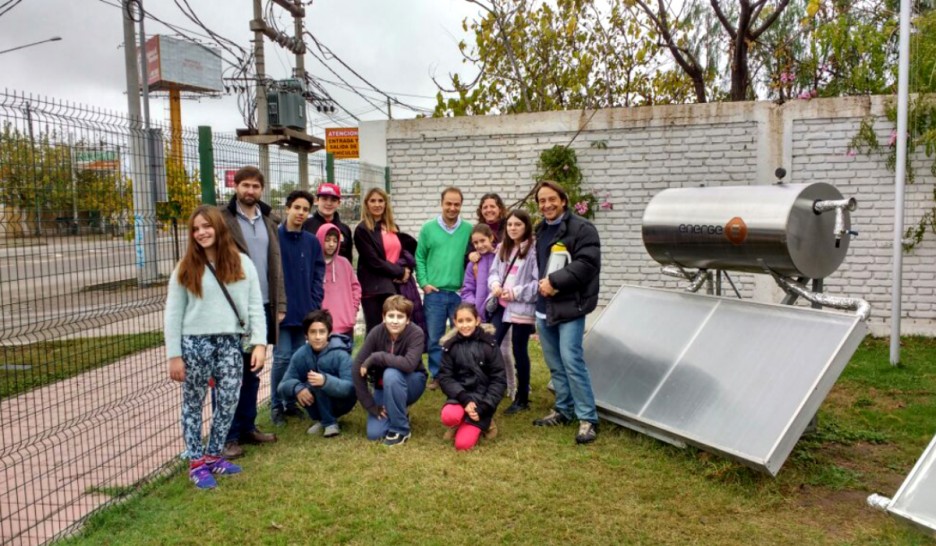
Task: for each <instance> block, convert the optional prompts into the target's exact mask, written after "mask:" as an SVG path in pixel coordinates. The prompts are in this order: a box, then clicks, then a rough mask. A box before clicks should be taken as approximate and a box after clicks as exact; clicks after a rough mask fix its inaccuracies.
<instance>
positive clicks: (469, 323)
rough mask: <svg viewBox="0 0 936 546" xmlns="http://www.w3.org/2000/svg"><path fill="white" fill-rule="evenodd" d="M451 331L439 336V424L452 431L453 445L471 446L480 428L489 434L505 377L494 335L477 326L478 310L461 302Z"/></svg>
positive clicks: (459, 448) (504, 388)
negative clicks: (442, 395) (441, 395)
mask: <svg viewBox="0 0 936 546" xmlns="http://www.w3.org/2000/svg"><path fill="white" fill-rule="evenodd" d="M453 332H454V335H452V336H451V337H450V338H449V339H443V343H442V364H441V369H440V371H439V387H440V388H441V389H442V392H444V393H445V395H446V396H447V397H448V400H447V401H446V402H445V405H444V406H442V424H443V425H445V426H447V427H449V431H450V432H449V433H447V434H446V436H447V437H448V436H449V435H450V434H452V433H454V434H453V435H454V437H455V449H457V450H459V451H463V450H466V449H471V448H472V447H474V446H475V444H477V443H478V438H480V437H481V433H482V432H486V433H487V434H488V436H489V437H490V436H492V433H493V432H494V423H493V421H492V418H493V417H494V411H495V410H497V405H498V404H499V403H500V401H501V398H503V397H504V392H505V391H506V390H507V378H506V374H505V373H504V361H503V359H502V358H501V353H500V349H499V348H498V347H497V344H496V343H495V342H494V335H493V334H492V333H490V332H487V331H485V330H484V329H482V328H481V319H480V318H478V310H477V308H475V306H474V304H472V303H462V304H461V305H459V306H458V308H457V309H456V310H455V330H453Z"/></svg>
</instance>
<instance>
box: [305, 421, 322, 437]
mask: <svg viewBox="0 0 936 546" xmlns="http://www.w3.org/2000/svg"><path fill="white" fill-rule="evenodd" d="M321 433H322V423H320V422H318V421H316V422H314V423H312V426H311V427H309V430H307V431H306V434H311V435H313V436H317V435H319V434H321Z"/></svg>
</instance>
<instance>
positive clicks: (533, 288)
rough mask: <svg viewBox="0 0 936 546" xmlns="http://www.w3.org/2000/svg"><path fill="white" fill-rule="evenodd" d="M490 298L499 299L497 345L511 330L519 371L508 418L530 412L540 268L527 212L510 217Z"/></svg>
mask: <svg viewBox="0 0 936 546" xmlns="http://www.w3.org/2000/svg"><path fill="white" fill-rule="evenodd" d="M488 286H489V287H490V289H491V292H490V294H491V297H493V298H497V302H498V305H497V309H496V310H495V311H494V313H492V317H491V323H492V324H494V327H495V333H494V337H495V340H496V341H497V344H498V345H500V343H501V342H502V341H503V340H504V338H505V337H507V332H508V331H510V330H512V331H513V332H512V335H511V342H512V344H513V357H514V362H515V365H516V370H517V392H516V395H515V397H514V402H513V404H511V406H510V407H509V408H507V410H506V411H505V413H506V414H507V415H510V414H513V413H517V412H520V411H525V410H528V409H530V353H529V349H528V347H527V345H528V344H529V341H530V336H531V335H532V334H533V331H534V329H535V324H536V296H537V290H538V288H539V269H538V267H537V264H536V251H535V249H534V245H533V222H532V221H531V219H530V215H529V214H528V213H527V212H526V211H522V210H514V211H511V212H510V214H508V215H507V221H506V229H505V234H504V240H503V241H502V242H501V244H500V246H499V247H498V250H497V253H496V254H495V256H494V263H493V264H491V273H490V275H489V276H488Z"/></svg>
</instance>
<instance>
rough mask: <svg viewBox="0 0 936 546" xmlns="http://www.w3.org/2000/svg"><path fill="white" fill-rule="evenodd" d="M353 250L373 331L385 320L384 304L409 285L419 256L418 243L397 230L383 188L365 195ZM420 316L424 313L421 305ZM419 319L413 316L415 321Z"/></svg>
mask: <svg viewBox="0 0 936 546" xmlns="http://www.w3.org/2000/svg"><path fill="white" fill-rule="evenodd" d="M354 247H355V248H357V251H358V265H357V275H358V282H360V283H361V292H362V294H361V308H362V310H363V311H364V322H365V324H366V325H367V331H368V332H370V331H371V330H372V329H374V327H376V326H378V325H379V324H380V323H381V322H382V321H383V304H384V301H386V300H387V298H389V297H390V296H393V295H395V294H399V293H400V285H403V284H406V283H408V282H409V280H410V277H411V276H412V274H413V269H414V266H415V260H413V259H412V256H413V255H415V253H416V240H415V239H413V238H412V237H410V236H409V235H407V234H405V233H402V232H401V231H400V229H399V228H398V227H397V225H396V223H395V222H394V221H393V207H392V206H391V205H390V196H389V195H387V192H385V191H383V190H382V189H380V188H371V189H370V190H368V191H367V193H365V194H364V199H363V204H362V206H361V222H360V223H359V224H358V225H357V226H356V227H355V228H354ZM407 254H408V255H409V259H407ZM407 264H408V265H407ZM417 314H418V315H420V316H421V314H422V306H421V305H420V306H419V312H418V313H417ZM419 318H421V317H417V316H414V322H417V323H418V322H419V321H418V319H419Z"/></svg>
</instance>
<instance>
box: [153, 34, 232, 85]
mask: <svg viewBox="0 0 936 546" xmlns="http://www.w3.org/2000/svg"><path fill="white" fill-rule="evenodd" d="M144 66H146V81H147V82H148V83H149V87H150V89H151V90H153V91H168V90H169V88H170V87H172V86H176V87H178V88H179V89H180V90H182V91H196V92H211V91H223V90H224V85H223V84H222V83H221V52H220V51H219V50H217V49H213V48H210V47H207V46H204V45H201V44H196V43H193V42H189V41H186V40H179V39H176V38H170V37H168V36H159V35H157V36H153V37H152V38H150V39H149V40H147V41H146V62H145V64H144Z"/></svg>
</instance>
